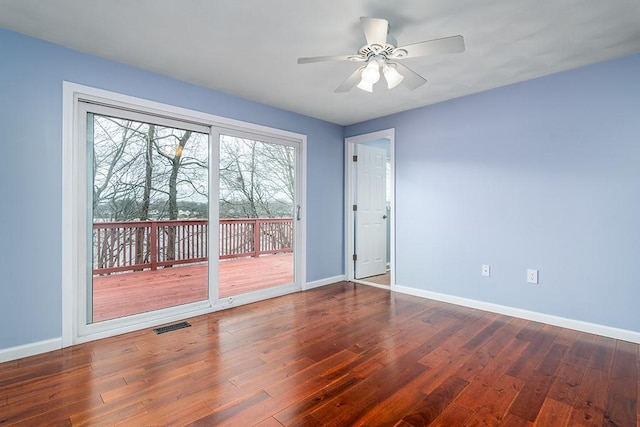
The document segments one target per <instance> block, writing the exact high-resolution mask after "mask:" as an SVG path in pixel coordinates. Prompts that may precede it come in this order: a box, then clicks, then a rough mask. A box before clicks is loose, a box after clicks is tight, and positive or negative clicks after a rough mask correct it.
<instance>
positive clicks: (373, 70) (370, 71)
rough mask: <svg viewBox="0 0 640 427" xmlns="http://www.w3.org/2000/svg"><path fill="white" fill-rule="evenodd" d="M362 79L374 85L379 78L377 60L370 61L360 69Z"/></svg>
mask: <svg viewBox="0 0 640 427" xmlns="http://www.w3.org/2000/svg"><path fill="white" fill-rule="evenodd" d="M361 77H362V81H364V82H367V83H370V84H371V85H374V84H376V83H378V80H380V65H379V64H378V61H370V62H369V63H368V64H367V66H366V67H365V68H364V70H362V74H361Z"/></svg>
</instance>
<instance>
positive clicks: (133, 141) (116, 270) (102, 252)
mask: <svg viewBox="0 0 640 427" xmlns="http://www.w3.org/2000/svg"><path fill="white" fill-rule="evenodd" d="M64 88H65V118H66V119H65V127H64V130H65V141H69V142H68V144H69V145H65V150H64V153H63V154H64V155H63V157H64V164H65V174H64V175H65V176H64V180H63V181H64V195H63V199H64V200H63V201H64V202H63V205H64V210H63V211H64V212H63V213H64V218H65V220H64V221H63V232H64V233H63V234H64V236H65V237H64V239H63V243H64V244H63V282H64V283H65V286H64V289H63V313H65V314H64V322H63V323H64V325H63V326H64V328H63V329H64V334H63V340H64V342H65V345H69V344H70V343H76V342H83V341H88V340H92V339H97V338H102V337H107V336H111V335H115V334H118V333H122V332H127V331H133V330H137V329H141V328H146V327H150V326H155V325H158V324H162V323H169V322H172V321H176V320H182V319H186V318H189V317H192V316H197V315H201V314H205V313H209V312H211V311H214V310H218V309H223V308H226V307H228V306H230V305H232V304H244V303H248V302H252V301H257V300H260V299H264V298H270V297H273V296H276V295H282V294H284V293H288V292H293V291H296V290H300V289H302V288H303V278H304V275H305V273H304V272H305V269H304V267H305V266H304V195H303V192H302V189H303V188H304V171H303V166H304V147H305V141H306V138H305V136H304V135H300V134H294V133H290V132H286V131H281V130H277V129H271V128H267V127H264V126H258V125H252V124H248V123H243V122H237V121H231V120H228V119H224V118H220V117H215V116H212V115H209V114H205V113H199V112H196V111H191V110H185V109H179V108H176V107H171V106H167V105H164V104H158V103H153V102H151V101H145V100H140V99H136V98H131V97H125V96H122V95H118V94H113V93H110V92H105V91H100V90H97V89H91V88H87V87H84V86H79V85H75V84H71V83H69V84H65V85H64ZM71 111H72V112H73V114H72V116H73V120H69V119H68V118H69V117H70V116H69V114H70V112H71ZM210 258H213V260H214V261H215V262H209V259H210Z"/></svg>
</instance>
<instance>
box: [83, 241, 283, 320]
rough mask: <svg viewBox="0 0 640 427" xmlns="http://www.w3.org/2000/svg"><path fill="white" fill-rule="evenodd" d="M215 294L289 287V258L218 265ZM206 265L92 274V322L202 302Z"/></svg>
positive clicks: (233, 293)
mask: <svg viewBox="0 0 640 427" xmlns="http://www.w3.org/2000/svg"><path fill="white" fill-rule="evenodd" d="M219 266H220V267H219V278H220V285H219V296H220V298H226V297H229V296H235V295H240V294H243V293H247V292H252V291H257V290H261V289H266V288H270V287H274V286H278V285H282V284H289V283H293V254H291V253H288V254H278V255H267V256H261V257H257V258H239V259H229V260H223V261H220V264H219ZM207 267H208V266H207V264H206V263H202V264H196V265H183V266H176V267H172V268H161V269H159V270H154V271H151V270H146V271H135V272H130V273H120V274H112V275H108V276H96V277H94V279H93V321H94V322H100V321H104V320H108V319H116V318H119V317H124V316H129V315H132V314H138V313H145V312H148V311H152V310H158V309H161V308H167V307H173V306H176V305H181V304H188V303H191V302H196V301H202V300H205V299H207V277H208V275H207V270H208V269H207Z"/></svg>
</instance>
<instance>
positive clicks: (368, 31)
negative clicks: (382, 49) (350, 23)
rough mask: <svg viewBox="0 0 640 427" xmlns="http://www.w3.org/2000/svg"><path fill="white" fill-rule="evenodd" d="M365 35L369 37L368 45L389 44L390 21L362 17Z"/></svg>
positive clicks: (361, 22)
mask: <svg viewBox="0 0 640 427" xmlns="http://www.w3.org/2000/svg"><path fill="white" fill-rule="evenodd" d="M360 24H361V25H362V31H364V37H365V38H366V39H367V44H368V45H374V44H377V45H379V46H384V45H385V44H387V34H388V33H389V21H387V20H386V19H379V18H367V17H366V16H363V17H361V18H360Z"/></svg>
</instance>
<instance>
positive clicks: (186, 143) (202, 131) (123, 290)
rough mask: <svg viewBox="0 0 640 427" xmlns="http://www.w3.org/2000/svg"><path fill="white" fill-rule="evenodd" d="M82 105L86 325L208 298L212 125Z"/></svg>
mask: <svg viewBox="0 0 640 427" xmlns="http://www.w3.org/2000/svg"><path fill="white" fill-rule="evenodd" d="M86 108H87V114H86V135H87V155H88V158H87V166H88V170H87V176H88V177H89V181H90V186H89V192H88V194H87V198H88V200H89V203H88V209H89V211H90V215H88V218H89V221H88V224H87V228H88V230H87V235H88V236H90V242H89V246H90V247H89V250H88V253H89V254H90V257H91V262H90V271H89V272H88V277H87V279H88V280H87V289H86V291H87V293H86V320H87V323H88V324H91V323H98V322H103V321H107V320H113V319H118V318H124V317H128V316H134V315H139V314H142V313H147V312H153V311H157V310H162V309H167V308H170V307H176V306H182V305H185V304H190V303H194V302H197V301H208V299H209V281H208V266H207V264H208V237H209V236H208V234H209V130H208V128H205V127H202V126H194V125H192V124H189V123H181V122H176V121H167V120H163V119H162V118H159V117H153V116H145V115H142V114H139V113H135V114H134V113H131V112H128V111H123V110H117V109H113V108H108V107H104V106H98V105H86Z"/></svg>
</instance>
